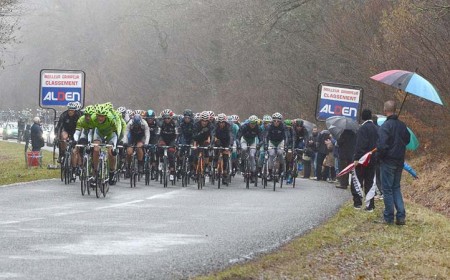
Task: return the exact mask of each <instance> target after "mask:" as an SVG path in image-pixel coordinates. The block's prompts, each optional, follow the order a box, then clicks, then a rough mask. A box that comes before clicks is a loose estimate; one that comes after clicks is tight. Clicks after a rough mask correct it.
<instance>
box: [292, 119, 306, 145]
mask: <svg viewBox="0 0 450 280" xmlns="http://www.w3.org/2000/svg"><path fill="white" fill-rule="evenodd" d="M292 128H293V136H292V141H293V145H294V148H295V149H304V148H305V140H306V139H308V130H306V127H304V122H303V120H301V119H296V120H294V123H293V125H292Z"/></svg>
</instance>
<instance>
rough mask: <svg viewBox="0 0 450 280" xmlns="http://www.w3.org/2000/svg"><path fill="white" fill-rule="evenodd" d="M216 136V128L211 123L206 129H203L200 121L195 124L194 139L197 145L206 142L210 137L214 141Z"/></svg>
mask: <svg viewBox="0 0 450 280" xmlns="http://www.w3.org/2000/svg"><path fill="white" fill-rule="evenodd" d="M213 136H214V126H213V125H212V124H211V123H208V125H207V126H206V127H202V122H201V121H198V122H196V123H195V124H194V130H193V134H192V139H193V140H194V141H196V142H197V145H198V144H199V143H203V142H205V141H206V140H207V139H208V137H210V138H211V140H213V139H212V137H213Z"/></svg>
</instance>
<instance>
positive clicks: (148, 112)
mask: <svg viewBox="0 0 450 280" xmlns="http://www.w3.org/2000/svg"><path fill="white" fill-rule="evenodd" d="M146 117H147V118H154V117H155V111H153V110H151V109H148V110H147V115H146Z"/></svg>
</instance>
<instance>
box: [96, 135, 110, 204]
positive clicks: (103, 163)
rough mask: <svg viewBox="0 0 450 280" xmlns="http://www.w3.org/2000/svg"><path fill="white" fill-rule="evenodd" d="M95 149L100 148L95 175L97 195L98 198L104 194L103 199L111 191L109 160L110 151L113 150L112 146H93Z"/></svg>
mask: <svg viewBox="0 0 450 280" xmlns="http://www.w3.org/2000/svg"><path fill="white" fill-rule="evenodd" d="M91 146H93V147H99V148H100V155H99V159H98V164H97V170H96V172H95V174H94V176H95V179H94V182H95V195H96V196H97V198H99V197H100V195H102V194H103V197H106V194H107V193H108V191H109V170H110V168H109V160H108V149H109V148H112V147H113V145H111V144H96V143H94V144H91Z"/></svg>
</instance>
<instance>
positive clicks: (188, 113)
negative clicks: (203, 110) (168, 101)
mask: <svg viewBox="0 0 450 280" xmlns="http://www.w3.org/2000/svg"><path fill="white" fill-rule="evenodd" d="M183 116H185V117H190V118H192V117H193V113H192V110H191V109H186V110H184V112H183Z"/></svg>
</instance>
